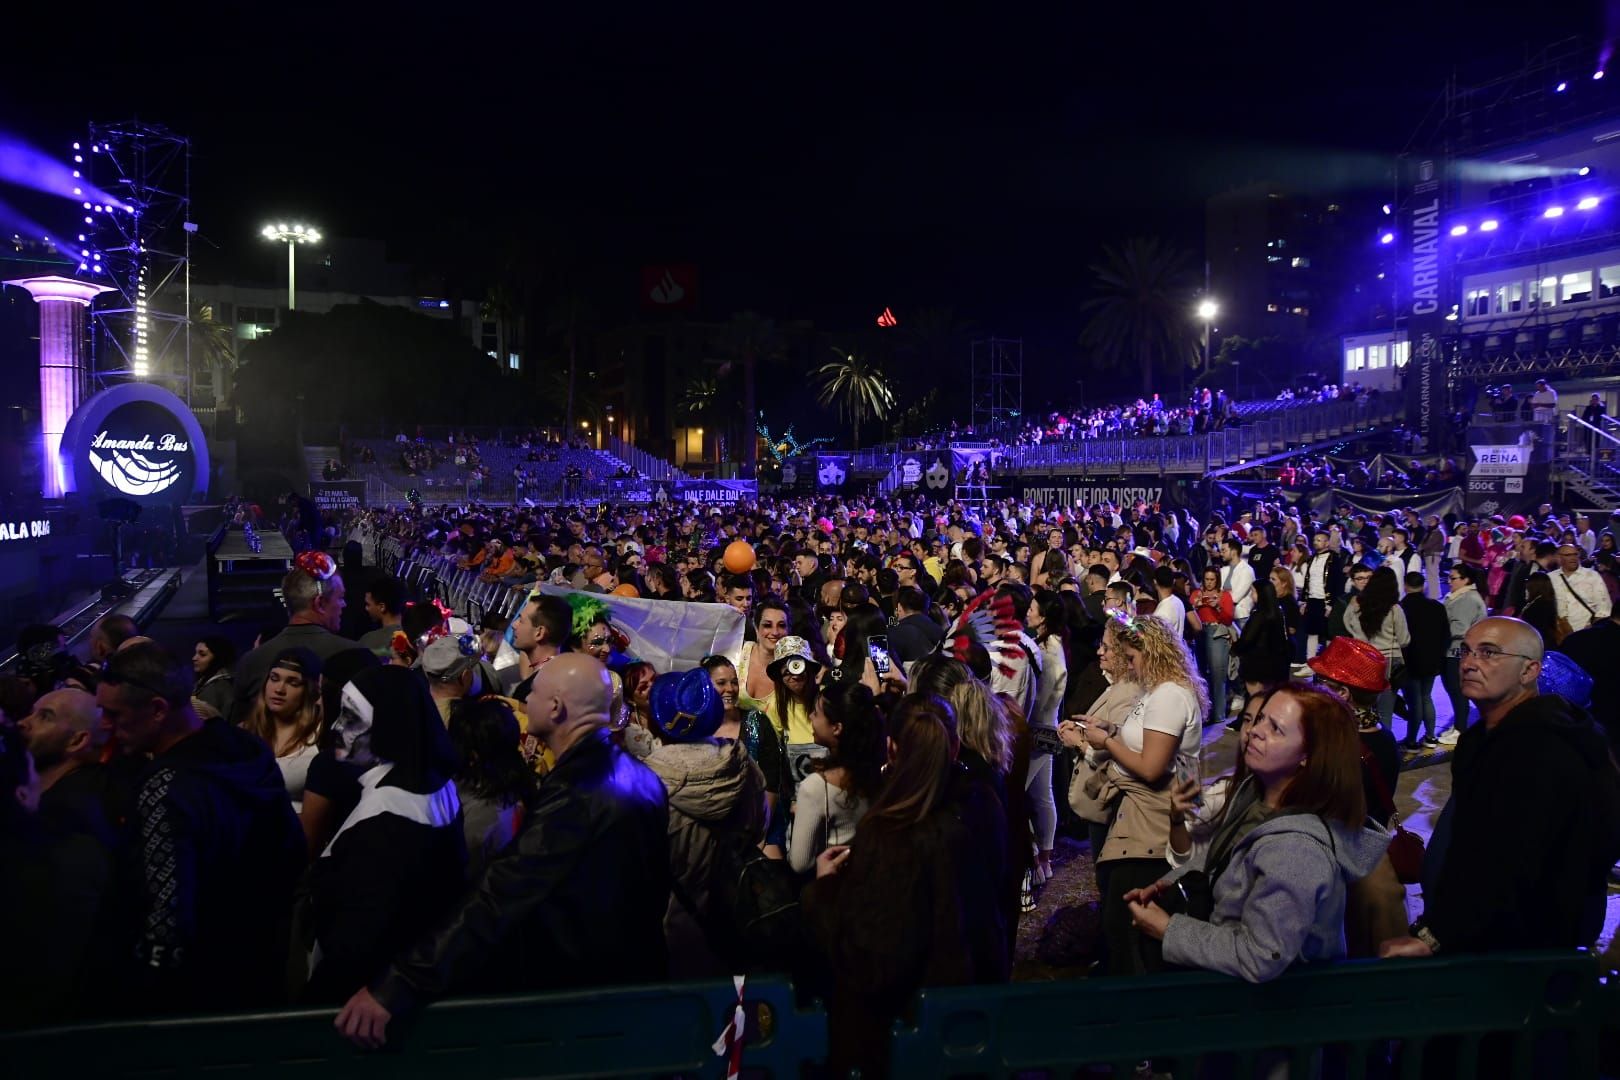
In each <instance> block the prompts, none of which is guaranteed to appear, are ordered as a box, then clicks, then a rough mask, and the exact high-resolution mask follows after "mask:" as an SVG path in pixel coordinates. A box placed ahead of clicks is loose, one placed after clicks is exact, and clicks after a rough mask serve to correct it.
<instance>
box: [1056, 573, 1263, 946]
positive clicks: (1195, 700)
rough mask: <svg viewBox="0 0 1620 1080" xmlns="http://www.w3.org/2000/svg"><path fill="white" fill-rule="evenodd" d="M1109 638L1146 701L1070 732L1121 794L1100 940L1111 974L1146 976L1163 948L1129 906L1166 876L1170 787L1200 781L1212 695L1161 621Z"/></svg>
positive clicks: (1102, 863)
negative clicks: (1140, 927) (1114, 724)
mask: <svg viewBox="0 0 1620 1080" xmlns="http://www.w3.org/2000/svg"><path fill="white" fill-rule="evenodd" d="M1245 569H1247V567H1245ZM1107 634H1108V635H1109V638H1108V640H1109V642H1110V646H1111V647H1112V646H1113V645H1115V644H1117V645H1118V647H1119V648H1120V649H1122V650H1123V651H1124V653H1125V656H1126V658H1127V660H1128V662H1129V664H1130V670H1131V677H1132V679H1133V680H1134V681H1135V682H1136V683H1137V684H1138V685H1139V686H1141V687H1142V688H1143V694H1142V697H1141V699H1140V700H1139V701H1137V703H1136V704H1135V705H1134V706H1133V707H1132V708H1131V710H1130V711H1129V712H1128V713H1127V714H1126V715H1125V719H1124V721H1123V722H1122V723H1121V724H1120V725H1119V727H1118V728H1117V729H1114V730H1110V729H1107V728H1106V727H1104V725H1103V724H1101V723H1094V722H1093V721H1092V719H1091V718H1090V717H1086V716H1082V717H1079V718H1078V719H1077V720H1071V721H1067V722H1066V723H1065V727H1070V726H1076V725H1077V726H1078V727H1079V730H1080V732H1081V734H1082V735H1083V736H1084V738H1085V740H1086V743H1087V744H1088V745H1089V746H1091V747H1092V748H1093V749H1096V750H1101V751H1106V752H1107V753H1108V755H1109V759H1110V762H1111V764H1110V765H1109V770H1110V772H1111V773H1112V774H1113V776H1114V782H1115V783H1116V784H1117V785H1118V786H1119V787H1120V788H1121V795H1120V797H1119V800H1118V802H1117V804H1116V810H1115V813H1114V819H1113V824H1112V825H1110V826H1109V830H1108V839H1107V841H1105V842H1104V844H1103V849H1102V851H1100V852H1098V853H1097V864H1098V866H1099V868H1100V869H1105V870H1106V872H1107V879H1106V881H1107V883H1106V885H1105V886H1104V887H1103V897H1102V905H1103V910H1102V917H1103V934H1104V935H1105V937H1106V939H1107V941H1108V959H1109V972H1110V973H1111V974H1122V975H1123V974H1143V973H1147V972H1152V971H1158V970H1162V967H1163V962H1162V960H1161V959H1160V955H1159V948H1158V943H1157V942H1155V941H1153V940H1151V939H1149V938H1145V937H1143V936H1142V935H1141V934H1139V933H1138V932H1137V931H1136V930H1135V929H1134V928H1133V927H1132V925H1131V916H1130V911H1129V908H1128V907H1127V906H1126V904H1125V899H1124V898H1125V894H1126V893H1128V892H1130V891H1132V890H1134V889H1139V888H1145V887H1146V886H1148V885H1152V884H1153V883H1154V882H1155V881H1158V880H1159V878H1161V877H1163V876H1164V859H1165V852H1166V850H1167V848H1168V847H1169V844H1170V804H1169V801H1168V790H1169V787H1170V785H1169V783H1168V782H1167V781H1168V780H1169V779H1170V778H1172V777H1173V776H1177V775H1179V776H1191V777H1196V776H1197V775H1198V756H1199V750H1200V748H1201V745H1202V736H1203V728H1204V715H1205V713H1207V712H1208V711H1209V694H1208V692H1207V691H1206V690H1205V689H1204V681H1203V680H1202V679H1200V678H1199V677H1198V669H1197V667H1196V666H1195V665H1194V664H1193V659H1192V655H1191V654H1190V653H1189V652H1188V651H1187V646H1186V644H1185V643H1184V642H1183V641H1182V639H1181V635H1180V634H1173V633H1171V632H1170V631H1169V630H1168V629H1166V628H1165V625H1164V624H1163V623H1161V622H1159V621H1158V620H1157V619H1154V618H1117V617H1116V618H1114V619H1113V620H1111V621H1110V623H1109V627H1108V630H1107Z"/></svg>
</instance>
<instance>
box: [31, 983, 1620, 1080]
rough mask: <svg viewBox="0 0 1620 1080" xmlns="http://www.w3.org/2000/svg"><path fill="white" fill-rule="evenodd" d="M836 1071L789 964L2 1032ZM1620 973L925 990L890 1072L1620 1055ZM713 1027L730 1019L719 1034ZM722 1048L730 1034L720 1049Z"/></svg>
mask: <svg viewBox="0 0 1620 1080" xmlns="http://www.w3.org/2000/svg"><path fill="white" fill-rule="evenodd" d="M739 1008H740V1010H741V1012H742V1016H743V1021H744V1022H743V1024H742V1025H741V1027H742V1031H741V1033H740V1034H739V1035H738V1037H739V1038H740V1039H741V1042H742V1045H741V1047H740V1050H741V1053H740V1057H741V1061H740V1066H741V1072H742V1073H743V1074H744V1075H748V1076H769V1077H778V1078H780V1077H794V1076H801V1075H820V1074H822V1073H824V1072H825V1071H826V1070H825V1068H824V1067H823V1063H824V1062H825V1061H826V1059H827V1054H828V1030H827V1016H826V1013H825V1012H824V1011H823V1010H822V1008H821V1007H820V1005H819V1003H817V1004H812V1005H810V1006H808V1007H802V1006H800V1005H798V1004H796V993H795V990H794V987H793V986H792V984H790V983H789V982H788V981H787V980H785V979H783V978H781V977H779V976H769V977H750V978H749V979H748V980H747V981H746V983H742V984H741V986H740V988H739V987H738V986H736V985H734V984H733V983H732V981H731V980H714V981H709V982H694V983H679V984H669V985H663V986H639V987H620V988H604V989H594V990H579V991H572V992H565V993H553V994H530V995H522V996H516V995H514V996H509V997H491V998H466V999H460V1000H449V1001H445V1002H442V1003H440V1004H437V1005H433V1006H431V1007H429V1008H428V1009H426V1010H425V1011H423V1012H422V1013H421V1015H420V1016H419V1017H417V1018H416V1019H415V1020H414V1021H413V1022H412V1023H410V1024H409V1025H406V1024H404V1023H402V1022H399V1021H395V1022H393V1023H390V1024H389V1026H388V1029H387V1037H388V1048H387V1050H386V1051H384V1052H381V1053H378V1052H368V1051H364V1050H359V1049H357V1048H355V1047H354V1046H352V1045H350V1044H349V1043H348V1042H347V1041H345V1040H344V1039H342V1038H341V1037H339V1035H338V1034H337V1032H336V1031H334V1030H333V1017H334V1010H332V1009H301V1010H283V1011H278V1010H267V1011H263V1012H258V1013H251V1014H243V1015H220V1016H203V1017H184V1018H165V1019H163V1020H161V1021H157V1022H153V1021H151V1020H138V1019H137V1020H116V1021H105V1022H99V1023H86V1024H75V1025H69V1026H62V1027H51V1028H42V1029H34V1030H19V1031H11V1032H6V1033H4V1034H0V1061H5V1062H6V1065H7V1072H8V1075H13V1076H19V1077H32V1076H49V1075H53V1074H55V1073H57V1072H60V1071H61V1066H62V1063H63V1062H64V1061H86V1062H90V1061H93V1062H95V1063H96V1071H97V1073H98V1074H99V1075H101V1076H104V1077H135V1076H140V1077H150V1076H202V1075H230V1076H266V1077H271V1076H274V1077H279V1076H293V1075H296V1076H298V1077H300V1078H302V1080H326V1078H328V1077H331V1078H337V1077H357V1078H361V1080H369V1078H372V1077H375V1078H378V1080H383V1078H389V1080H392V1078H397V1077H404V1076H428V1075H437V1076H455V1077H459V1078H462V1080H479V1078H482V1077H496V1076H533V1077H551V1076H558V1077H560V1076H624V1077H654V1076H657V1077H668V1076H683V1077H684V1076H712V1077H722V1076H726V1075H727V1069H728V1065H729V1064H730V1062H729V1054H728V1053H727V1051H729V1049H730V1047H731V1043H730V1041H729V1037H728V1035H727V1029H728V1028H729V1027H730V1025H731V1023H732V1018H733V1016H734V1015H735V1012H736V1011H737V1010H738V1009H739ZM1617 1025H1620V980H1617V978H1616V976H1615V975H1614V974H1613V973H1607V974H1605V972H1604V971H1603V969H1602V968H1601V966H1600V965H1599V964H1598V962H1597V961H1596V960H1595V959H1594V958H1593V957H1592V956H1591V955H1590V954H1588V953H1577V952H1573V951H1572V952H1568V953H1522V954H1514V953H1497V954H1491V955H1487V956H1474V957H1451V958H1445V959H1440V958H1436V959H1431V960H1390V961H1364V962H1359V963H1349V964H1337V965H1316V964H1312V965H1310V966H1308V967H1302V968H1298V969H1295V970H1293V971H1290V972H1288V973H1287V974H1285V975H1283V976H1282V977H1281V978H1278V979H1274V980H1272V981H1270V982H1266V983H1259V984H1252V983H1247V982H1242V981H1240V980H1237V979H1232V978H1228V977H1226V976H1222V975H1214V974H1210V973H1207V972H1187V973H1178V974H1172V975H1158V976H1152V977H1147V978H1119V979H1069V980H1058V981H1055V982H1027V983H1012V984H1007V985H999V986H959V987H941V988H935V989H928V990H924V991H923V992H922V994H921V995H920V996H919V997H918V998H917V999H916V1000H915V1002H914V1003H913V1005H912V1007H911V1008H910V1009H908V1010H907V1016H906V1018H905V1019H903V1020H901V1021H900V1023H898V1024H897V1025H895V1028H894V1031H893V1033H892V1035H891V1036H890V1038H889V1045H888V1052H889V1058H890V1060H889V1063H888V1064H889V1071H890V1073H892V1075H894V1076H941V1077H943V1076H982V1077H1013V1076H1075V1075H1082V1076H1111V1077H1115V1078H1128V1077H1132V1076H1139V1075H1142V1073H1141V1072H1140V1071H1139V1070H1140V1069H1141V1068H1142V1066H1143V1063H1145V1062H1151V1069H1152V1071H1153V1072H1154V1073H1155V1074H1156V1075H1157V1074H1172V1075H1175V1076H1178V1077H1179V1076H1188V1077H1191V1076H1241V1077H1251V1076H1294V1077H1305V1076H1411V1077H1416V1076H1424V1077H1445V1078H1458V1080H1460V1078H1463V1077H1470V1078H1471V1077H1475V1076H1479V1075H1486V1074H1488V1075H1490V1076H1493V1077H1495V1076H1499V1077H1504V1078H1513V1080H1531V1078H1544V1077H1555V1076H1556V1077H1596V1076H1612V1075H1615V1069H1616V1067H1617V1066H1620V1062H1617V1061H1616V1060H1615V1059H1614V1054H1615V1052H1616V1045H1615V1044H1616V1040H1617V1035H1616V1026H1617ZM716 1036H720V1038H719V1040H718V1042H717V1041H716ZM716 1047H718V1052H717V1050H716Z"/></svg>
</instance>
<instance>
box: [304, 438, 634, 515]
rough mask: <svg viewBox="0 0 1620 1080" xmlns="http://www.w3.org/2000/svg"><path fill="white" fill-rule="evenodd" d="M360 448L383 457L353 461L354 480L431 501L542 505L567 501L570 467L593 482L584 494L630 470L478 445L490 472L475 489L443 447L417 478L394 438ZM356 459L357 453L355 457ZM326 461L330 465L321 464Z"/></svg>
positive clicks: (602, 458) (605, 456)
mask: <svg viewBox="0 0 1620 1080" xmlns="http://www.w3.org/2000/svg"><path fill="white" fill-rule="evenodd" d="M356 445H357V446H365V447H369V448H370V449H371V451H372V453H374V454H375V455H376V456H377V460H376V461H375V462H373V463H370V464H362V463H360V462H359V461H357V460H351V461H350V462H349V465H348V469H349V477H350V478H351V479H355V480H373V479H374V480H377V481H379V482H380V483H382V484H384V485H386V487H387V489H390V490H395V491H399V492H405V491H408V490H410V489H412V488H414V489H416V491H417V492H418V493H419V494H421V495H422V497H423V498H424V499H425V500H426V501H428V502H437V501H440V499H439V498H435V496H436V495H437V496H440V497H441V498H442V499H465V498H475V499H483V500H490V501H511V500H512V498H513V496H514V494H516V495H517V496H519V497H521V498H527V499H533V500H534V501H536V502H554V501H556V500H558V499H561V498H562V497H563V481H564V477H565V474H566V472H567V470H568V467H569V466H570V465H574V466H578V468H579V470H580V472H581V473H582V474H585V475H586V476H588V477H589V478H590V480H589V482H587V484H586V486H585V490H584V493H585V494H589V493H590V490H591V488H592V487H593V486H594V487H597V488H599V487H600V486H601V483H602V481H604V480H606V479H607V478H609V477H611V476H612V475H613V474H614V473H616V472H618V471H619V470H620V469H622V468H624V467H625V463H624V462H623V461H622V460H620V459H619V458H618V457H616V456H615V455H613V454H611V453H608V452H607V451H605V450H576V449H571V448H568V447H556V446H552V447H542V448H540V449H539V454H540V456H541V457H542V458H546V459H554V460H541V461H530V460H529V455H530V453H531V452H533V451H532V450H531V448H528V447H522V446H510V445H502V444H498V443H495V442H482V443H480V444H479V445H478V447H477V450H478V457H479V461H480V462H481V463H482V464H483V465H484V466H485V467H487V469H488V470H489V476H488V477H487V478H485V479H484V480H483V481H482V482H481V483H478V484H473V483H472V476H473V472H472V469H471V467H470V466H466V465H457V464H456V463H455V458H454V450H453V448H451V447H450V446H448V445H447V444H445V443H443V442H436V443H434V444H433V453H434V457H435V459H436V460H435V461H434V464H433V467H432V468H431V469H424V470H421V471H418V472H416V473H414V474H413V473H410V472H408V471H406V469H405V467H404V466H403V464H401V462H400V451H401V450H402V449H403V447H402V445H401V444H399V443H396V442H395V441H394V440H392V439H359V440H356ZM352 457H353V455H352V454H351V458H352ZM311 458H312V470H313V471H312V474H311V476H310V479H311V480H319V479H320V478H321V476H320V470H319V468H318V467H315V466H314V465H313V455H311ZM321 460H324V458H323V459H321ZM514 467H519V468H521V469H522V470H523V472H524V473H525V474H526V477H527V478H526V479H525V480H524V482H523V486H522V489H521V490H517V489H516V487H515V481H514V479H513V476H512V469H513V468H514Z"/></svg>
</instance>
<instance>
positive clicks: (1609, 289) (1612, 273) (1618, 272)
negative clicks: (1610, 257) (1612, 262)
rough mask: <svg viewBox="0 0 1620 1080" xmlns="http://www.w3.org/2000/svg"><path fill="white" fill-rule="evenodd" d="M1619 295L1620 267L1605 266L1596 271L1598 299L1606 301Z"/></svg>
mask: <svg viewBox="0 0 1620 1080" xmlns="http://www.w3.org/2000/svg"><path fill="white" fill-rule="evenodd" d="M1616 293H1620V266H1605V267H1604V268H1603V269H1601V270H1599V271H1598V299H1599V300H1607V299H1608V298H1609V297H1611V296H1614V295H1615V294H1616Z"/></svg>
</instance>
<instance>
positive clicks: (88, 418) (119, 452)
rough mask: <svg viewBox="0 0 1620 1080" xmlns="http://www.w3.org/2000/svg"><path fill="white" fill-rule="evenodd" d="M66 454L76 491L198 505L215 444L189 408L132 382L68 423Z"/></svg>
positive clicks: (96, 399)
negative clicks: (210, 442) (206, 438)
mask: <svg viewBox="0 0 1620 1080" xmlns="http://www.w3.org/2000/svg"><path fill="white" fill-rule="evenodd" d="M62 453H63V454H64V455H65V456H66V457H67V458H68V459H69V461H70V462H71V475H72V477H73V480H74V483H75V486H74V488H73V489H72V490H75V491H77V492H79V493H80V494H82V495H87V496H89V497H91V498H93V499H107V498H114V497H119V498H126V499H132V500H134V501H135V502H138V503H143V504H145V503H154V504H155V503H177V502H188V501H192V500H193V499H198V498H201V497H203V496H205V495H206V494H207V489H208V444H207V441H206V440H205V439H204V438H203V433H202V428H201V427H199V426H198V424H197V418H196V417H195V416H193V415H192V413H191V410H190V409H189V408H187V407H186V403H185V402H183V401H181V400H180V399H179V398H177V397H175V396H174V395H173V394H171V393H169V392H168V391H167V390H164V389H162V388H160V387H156V386H152V385H151V384H149V383H138V382H129V383H123V384H121V385H119V386H114V387H112V388H110V389H107V390H103V391H101V392H100V393H98V394H95V395H93V396H92V397H90V398H89V399H87V400H86V401H85V403H84V404H83V405H81V406H80V407H79V410H78V412H76V413H74V414H73V417H72V419H71V420H69V421H68V426H67V432H66V433H65V434H64V435H63V439H62Z"/></svg>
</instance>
